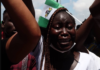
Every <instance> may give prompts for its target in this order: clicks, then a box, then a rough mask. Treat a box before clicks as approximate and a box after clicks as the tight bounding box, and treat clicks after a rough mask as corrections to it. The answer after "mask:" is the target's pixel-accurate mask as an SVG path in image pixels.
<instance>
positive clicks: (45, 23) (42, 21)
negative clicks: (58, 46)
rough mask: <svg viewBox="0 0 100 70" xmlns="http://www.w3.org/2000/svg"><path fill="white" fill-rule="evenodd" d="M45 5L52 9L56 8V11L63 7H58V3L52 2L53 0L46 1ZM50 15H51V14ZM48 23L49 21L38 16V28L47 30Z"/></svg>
mask: <svg viewBox="0 0 100 70" xmlns="http://www.w3.org/2000/svg"><path fill="white" fill-rule="evenodd" d="M45 4H46V5H48V6H51V7H53V8H56V9H58V8H60V7H63V6H62V5H60V4H59V3H57V2H56V1H54V0H46V2H45ZM52 14H53V13H52ZM48 22H49V20H47V19H46V18H44V17H42V16H40V18H39V20H38V24H39V26H40V27H43V28H47V26H48Z"/></svg>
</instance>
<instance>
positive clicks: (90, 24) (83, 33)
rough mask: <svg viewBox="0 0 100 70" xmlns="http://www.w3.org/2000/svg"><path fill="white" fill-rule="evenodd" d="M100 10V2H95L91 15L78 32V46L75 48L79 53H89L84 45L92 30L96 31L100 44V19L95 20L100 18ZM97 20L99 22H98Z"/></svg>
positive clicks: (97, 0)
mask: <svg viewBox="0 0 100 70" xmlns="http://www.w3.org/2000/svg"><path fill="white" fill-rule="evenodd" d="M97 2H98V3H97ZM99 8H100V0H95V1H94V3H93V4H92V5H91V7H90V13H91V15H90V16H89V17H88V19H87V20H86V21H85V22H84V23H83V24H82V25H81V26H80V28H79V29H78V30H77V32H76V43H78V44H76V47H75V48H76V49H77V50H79V51H82V52H87V50H86V48H85V47H84V46H83V44H84V42H85V40H86V38H87V36H88V34H89V33H90V31H91V30H92V29H93V30H94V34H95V36H96V39H97V41H98V42H99V43H100V19H98V18H95V17H97V16H98V15H99V16H100V10H99ZM97 20H98V22H96V21H97ZM87 53H88V52H87Z"/></svg>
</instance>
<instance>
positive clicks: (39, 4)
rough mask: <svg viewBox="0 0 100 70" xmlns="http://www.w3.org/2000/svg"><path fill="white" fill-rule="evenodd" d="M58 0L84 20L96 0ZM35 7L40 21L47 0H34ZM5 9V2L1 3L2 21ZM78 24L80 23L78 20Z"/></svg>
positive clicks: (79, 18) (75, 15) (74, 14)
mask: <svg viewBox="0 0 100 70" xmlns="http://www.w3.org/2000/svg"><path fill="white" fill-rule="evenodd" d="M58 2H59V3H60V4H61V5H63V6H64V7H65V8H67V9H68V11H69V12H70V13H72V14H73V16H74V17H76V18H77V19H78V20H80V21H81V22H83V21H84V20H85V19H87V18H88V16H89V15H90V12H89V7H90V6H91V5H92V3H93V2H94V0H58ZM32 3H33V5H34V8H35V15H36V20H37V21H38V18H39V16H40V15H41V14H42V13H41V12H42V9H43V5H44V3H45V0H32ZM4 10H5V8H4V6H3V4H2V3H1V21H2V20H3V11H4ZM75 21H76V25H79V24H81V23H79V22H78V21H77V20H75Z"/></svg>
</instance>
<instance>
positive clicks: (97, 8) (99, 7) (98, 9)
mask: <svg viewBox="0 0 100 70" xmlns="http://www.w3.org/2000/svg"><path fill="white" fill-rule="evenodd" d="M89 9H90V12H91V15H92V16H93V19H94V20H95V24H94V27H93V30H94V35H95V37H96V40H97V42H98V43H99V44H100V0H95V1H94V3H93V4H92V5H91V6H90V8H89Z"/></svg>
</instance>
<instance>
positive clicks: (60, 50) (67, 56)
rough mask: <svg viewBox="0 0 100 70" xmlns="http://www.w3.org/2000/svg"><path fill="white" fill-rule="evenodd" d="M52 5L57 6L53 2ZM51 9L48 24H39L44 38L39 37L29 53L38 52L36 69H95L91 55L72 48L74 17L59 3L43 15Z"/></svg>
mask: <svg viewBox="0 0 100 70" xmlns="http://www.w3.org/2000/svg"><path fill="white" fill-rule="evenodd" d="M18 1H19V0H18ZM47 3H49V2H47ZM54 5H55V6H54V7H56V6H57V5H56V4H55V2H54ZM51 10H53V11H54V12H53V13H52V14H53V15H52V16H51V17H50V19H49V24H47V26H46V24H45V23H43V24H42V21H41V23H40V24H39V25H40V27H41V26H44V28H43V27H41V30H45V31H44V32H43V31H42V32H43V37H44V38H43V37H41V39H40V41H39V43H38V45H37V47H36V48H35V49H34V50H33V53H31V54H33V55H34V56H35V55H36V54H35V52H36V53H37V52H38V53H39V54H37V55H38V56H37V57H36V60H37V68H38V70H40V69H41V70H69V69H70V70H73V69H74V70H82V69H83V70H97V69H96V68H95V67H96V66H95V63H94V62H93V60H92V58H91V56H89V55H88V54H86V53H81V52H77V51H75V49H74V48H73V47H74V46H73V45H74V42H75V39H76V37H75V35H76V32H75V21H74V19H73V18H72V17H71V16H70V15H69V14H68V13H66V11H67V10H66V9H65V8H61V5H59V7H58V8H57V10H55V9H53V8H48V9H47V10H46V12H45V14H44V15H45V16H44V17H48V15H49V13H50V12H51ZM89 19H91V16H90V17H89ZM46 22H48V20H47V21H46ZM88 25H89V24H88ZM30 38H31V37H30ZM32 38H33V37H32ZM42 39H43V40H42ZM28 41H29V40H28ZM31 41H32V40H31ZM42 41H43V42H42ZM43 43H44V44H43ZM78 44H79V43H78ZM79 45H80V44H79ZM41 55H42V56H41ZM84 56H85V57H84ZM86 57H87V58H86Z"/></svg>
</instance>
